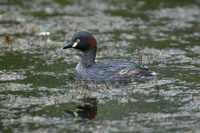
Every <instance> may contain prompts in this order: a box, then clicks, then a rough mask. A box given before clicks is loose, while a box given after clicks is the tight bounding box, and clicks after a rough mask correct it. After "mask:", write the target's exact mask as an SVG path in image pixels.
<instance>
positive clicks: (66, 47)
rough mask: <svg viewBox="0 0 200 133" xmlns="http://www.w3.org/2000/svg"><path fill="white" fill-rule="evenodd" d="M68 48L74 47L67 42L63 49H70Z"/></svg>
mask: <svg viewBox="0 0 200 133" xmlns="http://www.w3.org/2000/svg"><path fill="white" fill-rule="evenodd" d="M68 48H72V45H71V44H67V46H64V47H63V48H62V49H68Z"/></svg>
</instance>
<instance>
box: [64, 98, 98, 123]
mask: <svg viewBox="0 0 200 133" xmlns="http://www.w3.org/2000/svg"><path fill="white" fill-rule="evenodd" d="M65 113H66V115H67V116H71V117H80V118H83V119H94V118H95V116H96V114H97V99H96V98H84V99H83V103H82V104H80V105H78V106H77V107H76V108H75V109H72V110H65Z"/></svg>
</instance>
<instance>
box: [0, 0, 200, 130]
mask: <svg viewBox="0 0 200 133" xmlns="http://www.w3.org/2000/svg"><path fill="white" fill-rule="evenodd" d="M82 30H85V31H90V32H91V33H92V34H93V35H94V36H95V37H96V38H97V41H98V54H97V61H104V60H108V61H110V60H123V61H133V62H137V63H138V64H140V65H142V66H146V67H148V68H149V69H151V70H152V71H154V72H156V73H157V74H158V79H157V80H156V81H151V82H148V83H145V84H136V83H135V84H134V83H130V84H108V83H104V84H93V83H77V82H75V81H74V80H73V79H72V76H73V72H74V68H75V66H76V64H77V62H78V61H80V58H81V53H80V52H79V51H76V50H62V49H61V47H62V46H64V43H66V42H68V41H69V40H70V38H71V36H72V35H73V34H74V33H76V32H78V31H82ZM199 51H200V1H199V0H193V1H188V0H181V1H176V0H162V1H159V0H149V1H138V0H126V1H120V0H115V1H114V0H96V1H92V0H74V1H71V0H43V1H41V0H34V1H27V0H9V1H0V101H1V102H0V120H1V121H0V132H37V133H38V132H48V133H49V132H154V133H155V132H181V133H182V132H199V130H200V82H199V81H200V52H199Z"/></svg>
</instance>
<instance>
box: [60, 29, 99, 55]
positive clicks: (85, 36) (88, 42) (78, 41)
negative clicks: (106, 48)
mask: <svg viewBox="0 0 200 133" xmlns="http://www.w3.org/2000/svg"><path fill="white" fill-rule="evenodd" d="M68 48H75V49H78V50H80V51H83V52H86V51H88V50H90V49H96V48H97V41H96V39H95V38H94V37H93V36H92V34H90V33H89V32H86V31H81V32H77V33H76V34H74V35H73V37H72V39H71V42H70V43H69V44H68V45H66V46H64V47H63V49H68Z"/></svg>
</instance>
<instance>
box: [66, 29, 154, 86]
mask: <svg viewBox="0 0 200 133" xmlns="http://www.w3.org/2000/svg"><path fill="white" fill-rule="evenodd" d="M68 48H75V49H78V50H80V51H82V52H83V57H82V60H81V61H80V62H79V63H78V65H77V66H76V73H75V79H76V80H85V81H93V82H145V81H148V80H152V79H154V78H155V74H154V72H150V71H149V70H148V69H146V68H143V67H140V66H139V65H137V64H135V63H133V62H120V61H118V62H105V61H104V62H95V57H96V51H97V42H96V39H95V38H94V37H93V36H92V34H90V33H89V32H86V31H81V32H78V33H76V34H74V35H73V37H72V39H71V42H70V43H69V44H68V45H67V46H65V47H63V49H68Z"/></svg>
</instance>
